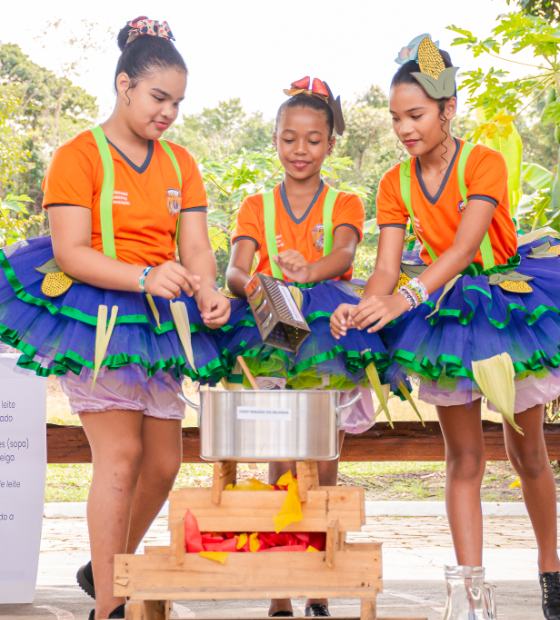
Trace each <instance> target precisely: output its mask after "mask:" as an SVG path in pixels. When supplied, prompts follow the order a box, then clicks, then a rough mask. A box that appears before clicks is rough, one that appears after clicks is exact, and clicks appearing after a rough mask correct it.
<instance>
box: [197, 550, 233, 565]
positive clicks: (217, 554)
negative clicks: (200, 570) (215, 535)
mask: <svg viewBox="0 0 560 620" xmlns="http://www.w3.org/2000/svg"><path fill="white" fill-rule="evenodd" d="M198 555H200V557H202V558H208V559H209V560H214V562H219V563H220V564H225V563H226V560H227V556H228V555H229V551H201V552H200V553H199V554H198Z"/></svg>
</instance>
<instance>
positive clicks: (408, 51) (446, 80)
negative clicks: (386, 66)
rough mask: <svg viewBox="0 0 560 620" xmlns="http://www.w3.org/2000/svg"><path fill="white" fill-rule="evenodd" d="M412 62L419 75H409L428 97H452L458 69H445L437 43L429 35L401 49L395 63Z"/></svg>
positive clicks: (417, 38) (414, 40) (422, 35)
mask: <svg viewBox="0 0 560 620" xmlns="http://www.w3.org/2000/svg"><path fill="white" fill-rule="evenodd" d="M411 60H414V61H416V62H417V63H418V65H419V66H420V73H411V75H413V76H414V77H415V78H416V80H417V81H418V83H419V84H420V86H421V87H422V88H423V89H424V91H425V92H426V94H427V95H428V97H431V98H432V99H446V98H448V97H453V96H454V95H455V91H456V88H457V87H456V85H455V74H456V73H457V71H458V70H459V67H447V68H446V66H445V64H444V62H443V58H442V57H441V54H440V53H439V41H436V42H435V43H434V42H433V41H432V37H431V36H430V35H429V34H421V35H420V36H419V37H416V38H414V39H412V41H411V42H410V43H409V44H408V45H407V46H406V47H403V48H402V49H401V51H400V52H399V55H398V56H397V58H396V59H395V62H396V63H397V64H399V65H404V64H406V63H407V62H410V61H411Z"/></svg>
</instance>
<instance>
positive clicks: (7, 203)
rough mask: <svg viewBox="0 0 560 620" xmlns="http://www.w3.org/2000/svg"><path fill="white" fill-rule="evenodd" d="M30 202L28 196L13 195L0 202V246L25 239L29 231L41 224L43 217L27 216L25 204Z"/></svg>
mask: <svg viewBox="0 0 560 620" xmlns="http://www.w3.org/2000/svg"><path fill="white" fill-rule="evenodd" d="M30 202H32V200H31V198H29V196H25V195H22V196H14V195H13V194H8V195H7V196H6V198H5V199H4V200H0V246H4V245H11V244H12V243H16V241H20V240H21V239H25V238H26V237H28V236H29V235H28V233H29V230H30V229H33V228H35V229H36V228H37V226H39V225H40V224H41V223H42V221H43V218H44V216H43V215H30V214H29V211H28V210H27V208H26V206H25V204H26V203H30Z"/></svg>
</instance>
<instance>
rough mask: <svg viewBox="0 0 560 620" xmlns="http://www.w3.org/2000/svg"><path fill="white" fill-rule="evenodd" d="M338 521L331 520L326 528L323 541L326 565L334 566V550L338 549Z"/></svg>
mask: <svg viewBox="0 0 560 620" xmlns="http://www.w3.org/2000/svg"><path fill="white" fill-rule="evenodd" d="M339 544H340V538H339V532H338V521H331V522H330V523H329V526H328V528H327V541H326V543H325V558H326V562H327V566H328V567H329V568H334V563H335V557H336V552H337V551H338V550H339V549H340V546H339Z"/></svg>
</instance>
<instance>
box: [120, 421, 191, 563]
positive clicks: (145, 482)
mask: <svg viewBox="0 0 560 620" xmlns="http://www.w3.org/2000/svg"><path fill="white" fill-rule="evenodd" d="M182 456H183V442H182V437H181V421H180V420H161V419H159V418H154V417H151V416H146V415H145V416H144V419H143V421H142V461H141V464H140V475H139V476H138V483H137V485H136V493H135V494H134V502H133V504H132V516H131V521H130V531H129V534H128V543H127V546H126V553H134V552H135V551H136V548H137V547H138V545H139V544H140V541H141V540H142V538H143V537H144V534H145V533H146V532H147V530H148V528H149V527H150V525H151V523H152V521H153V520H154V519H155V518H156V516H157V514H158V512H159V511H160V509H161V507H162V506H163V504H164V502H165V500H166V499H167V496H168V495H169V491H171V489H172V487H173V483H174V482H175V477H176V476H177V472H178V471H179V467H180V466H181V461H182Z"/></svg>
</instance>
